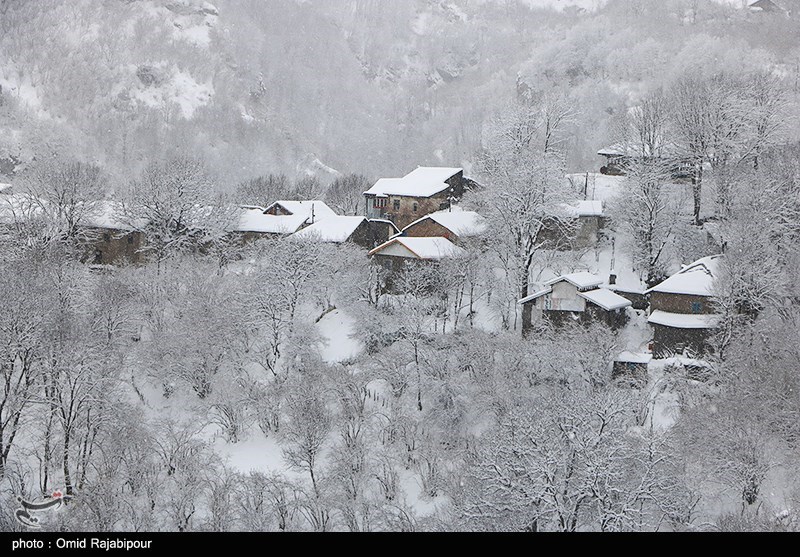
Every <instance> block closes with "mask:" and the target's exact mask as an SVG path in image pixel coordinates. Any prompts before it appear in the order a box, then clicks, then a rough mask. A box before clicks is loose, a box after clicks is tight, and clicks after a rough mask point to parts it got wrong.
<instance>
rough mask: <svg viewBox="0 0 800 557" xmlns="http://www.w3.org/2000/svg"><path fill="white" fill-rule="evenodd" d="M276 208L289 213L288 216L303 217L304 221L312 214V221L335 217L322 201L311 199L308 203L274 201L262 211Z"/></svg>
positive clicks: (333, 212) (332, 211)
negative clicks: (278, 207)
mask: <svg viewBox="0 0 800 557" xmlns="http://www.w3.org/2000/svg"><path fill="white" fill-rule="evenodd" d="M276 206H280V207H282V208H283V209H285V210H286V211H287V212H289V213H291V215H290V216H299V215H305V217H306V219H311V217H312V214H313V217H314V221H316V220H318V219H322V218H326V217H335V216H337V215H336V212H335V211H334V210H333V209H331V208H330V207H328V205H327V204H326V203H325V202H324V201H320V200H318V199H312V200H310V201H276V202H275V203H273V204H272V205H270V206H269V207H267V208H266V209H264V212H265V213H266V212H268V211H269V210H271V209H273V208H274V207H276Z"/></svg>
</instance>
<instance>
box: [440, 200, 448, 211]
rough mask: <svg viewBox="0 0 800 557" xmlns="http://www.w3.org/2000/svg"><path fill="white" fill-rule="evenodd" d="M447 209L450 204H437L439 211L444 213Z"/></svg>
mask: <svg viewBox="0 0 800 557" xmlns="http://www.w3.org/2000/svg"><path fill="white" fill-rule="evenodd" d="M449 208H450V203H448V202H447V201H445V202H444V203H439V210H440V211H445V210H447V209H449Z"/></svg>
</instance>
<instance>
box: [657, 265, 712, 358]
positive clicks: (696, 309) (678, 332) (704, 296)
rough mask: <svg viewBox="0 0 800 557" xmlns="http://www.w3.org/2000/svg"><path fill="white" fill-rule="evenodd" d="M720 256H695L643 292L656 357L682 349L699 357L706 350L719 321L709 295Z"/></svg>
mask: <svg viewBox="0 0 800 557" xmlns="http://www.w3.org/2000/svg"><path fill="white" fill-rule="evenodd" d="M722 257H724V256H722V255H713V256H710V257H704V258H702V259H698V260H697V261H695V262H694V263H692V264H691V265H687V266H685V267H684V268H683V269H681V270H680V271H679V272H677V273H675V274H674V275H672V276H671V277H669V278H668V279H666V280H665V281H664V282H662V283H660V284H657V285H656V286H654V287H653V288H651V289H650V290H647V291H646V294H648V295H649V296H650V316H649V318H648V320H647V321H648V323H649V324H650V325H651V326H652V327H653V355H654V356H655V357H656V358H668V357H670V356H673V355H676V354H677V355H680V354H683V353H684V352H689V353H691V354H692V355H693V356H701V355H703V354H705V353H707V352H708V351H709V347H708V346H707V341H708V338H709V337H710V336H711V334H712V333H713V332H714V329H715V328H716V326H717V323H718V321H719V317H718V316H717V315H716V314H715V311H714V305H713V302H712V296H713V292H714V290H713V288H714V279H715V278H716V277H717V275H718V272H719V271H718V269H719V263H720V261H721V258H722Z"/></svg>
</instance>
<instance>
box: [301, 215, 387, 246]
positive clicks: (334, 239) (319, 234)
mask: <svg viewBox="0 0 800 557" xmlns="http://www.w3.org/2000/svg"><path fill="white" fill-rule="evenodd" d="M398 232H399V230H397V227H396V226H395V225H394V224H393V223H392V222H391V221H388V220H379V219H378V220H370V219H368V218H367V217H349V216H339V215H336V216H333V217H328V218H325V219H322V220H320V221H317V222H315V223H314V224H312V225H310V226H307V227H306V228H303V229H302V230H300V231H298V232H295V233H294V234H293V235H292V237H294V238H297V239H300V240H316V241H319V242H323V243H331V244H342V243H345V242H350V243H353V244H356V245H359V246H361V247H363V248H366V249H372V248H374V247H375V246H378V245H380V244H383V243H385V242H387V241H388V240H389V238H390V237H392V236H394V235H395V234H397V233H398Z"/></svg>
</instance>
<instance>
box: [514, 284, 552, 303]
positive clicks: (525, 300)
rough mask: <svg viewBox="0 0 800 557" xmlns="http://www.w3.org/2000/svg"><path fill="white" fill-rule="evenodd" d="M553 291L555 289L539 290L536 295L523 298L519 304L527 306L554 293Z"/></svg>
mask: <svg viewBox="0 0 800 557" xmlns="http://www.w3.org/2000/svg"><path fill="white" fill-rule="evenodd" d="M552 291H553V289H552V288H550V287H549V286H548V287H547V288H545V289H544V290H539V291H538V292H535V293H533V294H531V295H530V296H526V297H524V298H522V299H521V300H520V301H519V302H517V303H519V304H527V303H528V302H532V301H534V300H536V299H538V298H541V297H542V296H544V295H545V294H550V292H552Z"/></svg>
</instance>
